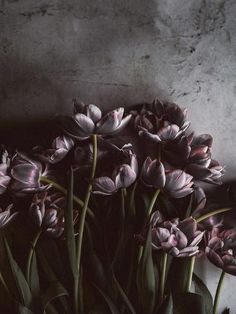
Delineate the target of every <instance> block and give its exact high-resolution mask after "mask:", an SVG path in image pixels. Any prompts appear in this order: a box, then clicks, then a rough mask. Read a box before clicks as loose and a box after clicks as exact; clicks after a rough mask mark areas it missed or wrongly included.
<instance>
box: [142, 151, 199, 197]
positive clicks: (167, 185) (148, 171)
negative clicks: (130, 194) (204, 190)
mask: <svg viewBox="0 0 236 314" xmlns="http://www.w3.org/2000/svg"><path fill="white" fill-rule="evenodd" d="M192 179H193V177H192V176H191V175H189V174H187V173H186V172H184V171H183V170H180V169H174V170H167V169H166V170H165V168H164V165H163V164H162V163H161V162H160V161H158V160H157V159H154V160H152V159H151V158H150V157H147V159H146V160H145V162H144V164H143V167H142V171H141V180H142V181H143V183H144V184H145V185H146V186H149V187H154V188H156V189H163V191H164V192H166V193H167V194H168V195H169V196H171V197H173V198H181V197H184V196H186V195H188V194H191V193H192V192H193V188H192V185H193V180H192Z"/></svg>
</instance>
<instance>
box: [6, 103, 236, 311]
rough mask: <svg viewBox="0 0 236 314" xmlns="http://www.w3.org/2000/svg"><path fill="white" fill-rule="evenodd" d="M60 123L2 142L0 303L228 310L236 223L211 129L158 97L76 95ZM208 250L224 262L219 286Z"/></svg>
mask: <svg viewBox="0 0 236 314" xmlns="http://www.w3.org/2000/svg"><path fill="white" fill-rule="evenodd" d="M56 132H57V134H56V137H55V138H54V139H52V141H50V142H49V141H48V143H47V144H45V147H42V146H34V147H32V148H31V149H28V150H27V151H21V150H18V149H17V147H12V146H11V147H8V145H7V143H5V145H4V146H2V149H1V164H0V201H1V203H0V206H1V208H2V211H1V213H0V228H1V231H0V232H1V261H0V263H1V271H0V313H6V314H7V313H22V314H23V313H24V314H29V313H31V314H32V313H36V314H37V313H38V314H40V313H49V314H50V313H52V314H54V313H72V314H77V313H79V314H87V313H88V314H95V313H96V314H102V313H104V314H106V313H113V314H116V313H121V314H128V313H132V314H134V313H140V314H165V313H166V314H167V313H169V314H171V313H179V314H182V313H188V314H189V313H198V314H202V313H205V314H210V313H214V314H218V313H220V312H219V311H218V303H219V300H220V291H221V288H222V282H223V278H224V275H225V273H228V274H231V275H236V231H235V229H234V228H233V227H230V226H228V225H227V226H226V225H224V219H223V218H224V215H227V212H230V211H231V208H230V207H220V208H218V207H217V206H215V207H214V208H212V206H209V204H208V200H207V198H206V195H205V192H204V189H203V187H204V186H206V183H207V184H217V185H220V184H221V178H222V175H223V173H224V168H223V167H222V166H221V165H220V164H219V163H218V162H217V161H216V160H214V159H212V153H211V147H212V141H213V139H212V137H211V136H210V135H208V134H202V135H195V133H193V132H192V130H191V127H190V122H189V121H188V118H187V111H186V110H185V109H181V108H180V107H179V106H178V105H176V104H173V103H162V102H160V101H159V100H155V101H154V102H153V103H152V104H142V105H138V106H134V107H132V109H131V110H129V111H127V112H125V110H124V108H118V109H115V110H113V111H111V112H108V113H106V114H103V113H102V111H101V110H100V109H99V108H98V107H97V106H96V105H92V104H90V105H84V104H81V103H78V102H77V101H76V100H75V101H74V114H73V115H72V116H71V117H61V118H60V119H58V130H57V131H56ZM46 142H47V141H46ZM36 144H37V143H36ZM202 182H205V184H202ZM217 217H220V219H217ZM203 255H205V256H206V257H207V258H208V259H209V261H210V262H212V263H213V264H214V265H215V266H217V267H219V268H221V269H222V275H221V277H220V279H219V284H218V287H217V290H216V294H215V296H214V298H212V296H211V294H210V292H209V290H208V288H207V286H206V285H205V284H204V282H203V281H202V280H201V278H199V277H198V276H197V275H196V274H195V273H194V264H195V259H196V258H198V256H203ZM225 284H227V283H225ZM225 306H226V304H225ZM224 313H229V310H228V309H225V311H224Z"/></svg>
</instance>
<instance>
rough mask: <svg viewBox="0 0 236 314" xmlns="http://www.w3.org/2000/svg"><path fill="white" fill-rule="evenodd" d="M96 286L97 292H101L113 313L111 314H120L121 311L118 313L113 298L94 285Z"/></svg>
mask: <svg viewBox="0 0 236 314" xmlns="http://www.w3.org/2000/svg"><path fill="white" fill-rule="evenodd" d="M94 286H95V288H96V289H97V291H98V292H99V294H100V295H101V296H102V297H103V298H104V300H105V301H106V304H107V306H108V308H109V310H110V311H111V313H112V314H119V311H118V309H117V307H116V306H115V304H114V303H113V301H112V300H111V298H110V297H109V296H108V295H107V294H106V293H105V292H104V291H102V290H101V289H100V288H99V287H98V286H96V285H94Z"/></svg>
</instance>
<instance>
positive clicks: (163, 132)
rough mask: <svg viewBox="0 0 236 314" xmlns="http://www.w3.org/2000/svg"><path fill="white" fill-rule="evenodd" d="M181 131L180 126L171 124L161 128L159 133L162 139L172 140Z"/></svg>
mask: <svg viewBox="0 0 236 314" xmlns="http://www.w3.org/2000/svg"><path fill="white" fill-rule="evenodd" d="M178 133H179V127H178V125H176V124H171V125H168V126H166V127H163V128H161V129H160V130H159V131H158V133H157V135H158V136H159V137H160V139H161V140H162V141H171V140H174V139H175V138H176V136H177V135H178Z"/></svg>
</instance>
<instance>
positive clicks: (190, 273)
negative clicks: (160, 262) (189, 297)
mask: <svg viewBox="0 0 236 314" xmlns="http://www.w3.org/2000/svg"><path fill="white" fill-rule="evenodd" d="M194 265H195V256H192V257H190V265H189V270H188V277H187V282H186V292H190V289H191V284H192V279H193V270H194Z"/></svg>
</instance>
